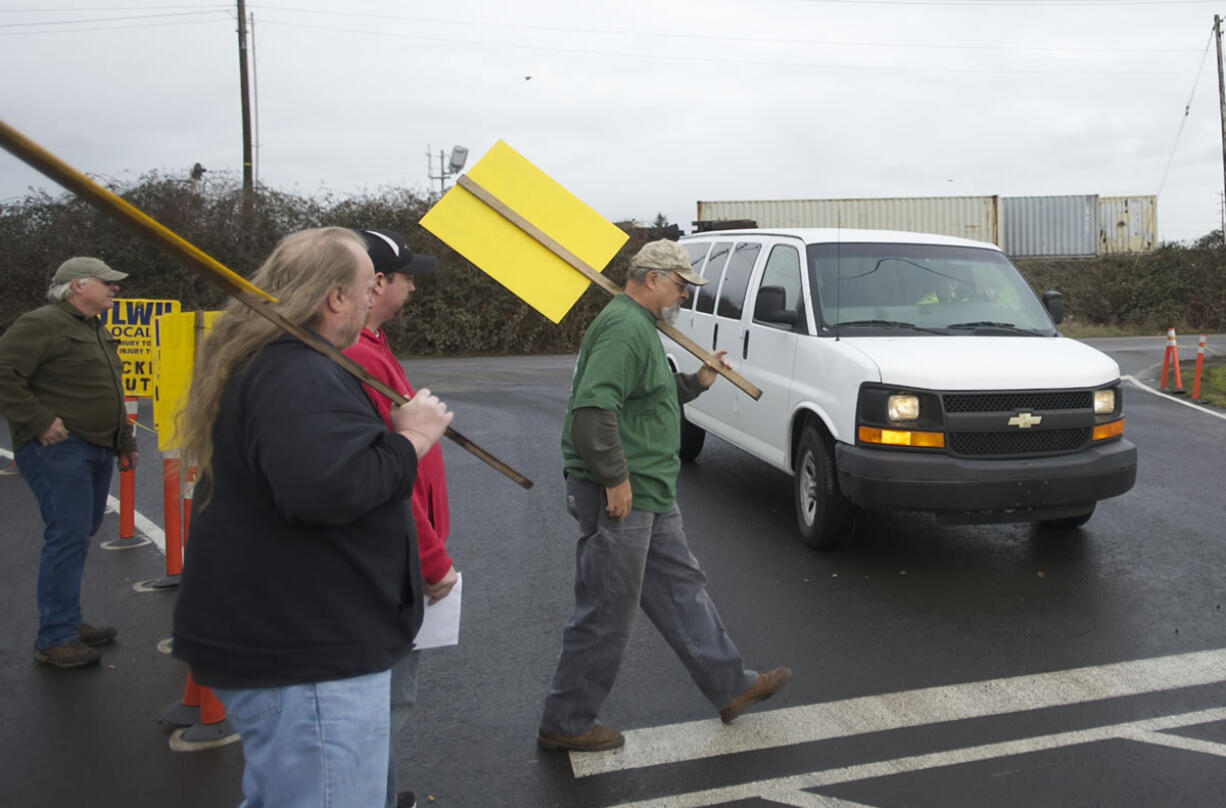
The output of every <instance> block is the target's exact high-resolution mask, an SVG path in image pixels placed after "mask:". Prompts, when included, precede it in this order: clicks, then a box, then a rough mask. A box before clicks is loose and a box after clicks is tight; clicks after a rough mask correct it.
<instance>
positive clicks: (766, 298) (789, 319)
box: [753, 286, 800, 327]
mask: <svg viewBox="0 0 1226 808" xmlns="http://www.w3.org/2000/svg"><path fill="white" fill-rule="evenodd" d="M786 301H787V293H786V292H784V291H783V287H782V286H763V287H762V288H761V289H759V290H758V297H757V300H756V301H755V302H754V307H753V318H754V319H755V320H761V321H762V322H764V323H775V324H777V325H786V326H792V327H794V326H795V325H796V323H797V322H798V321H799V320H800V315H799V314H797V313H796V312H794V311H789V310H787V309H784V308H783V305H784V303H785V302H786Z"/></svg>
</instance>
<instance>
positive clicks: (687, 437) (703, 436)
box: [681, 415, 707, 463]
mask: <svg viewBox="0 0 1226 808" xmlns="http://www.w3.org/2000/svg"><path fill="white" fill-rule="evenodd" d="M706 441H707V430H705V429H703V428H702V427H700V426H694V425H693V424H691V423H690V422H689V421H687V420H685V416H684V415H682V416H681V460H682V461H683V462H685V463H688V462H690V461H691V460H694V459H696V458H697V457H698V455H699V453H700V452H702V445H703V444H704V443H706Z"/></svg>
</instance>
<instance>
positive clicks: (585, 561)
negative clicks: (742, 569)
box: [541, 478, 757, 735]
mask: <svg viewBox="0 0 1226 808" xmlns="http://www.w3.org/2000/svg"><path fill="white" fill-rule="evenodd" d="M566 506H567V509H568V510H569V511H570V514H571V516H573V517H575V519H576V520H578V522H579V532H580V538H579V545H578V547H577V549H576V551H575V611H574V614H573V615H572V616H571V618H570V622H568V623H567V624H566V628H565V629H564V630H563V632H562V655H561V657H560V658H559V660H558V667H557V671H556V672H555V673H554V676H553V685H552V687H551V689H550V692H549V695H548V697H546V699H545V710H544V714H543V715H542V717H541V729H543V730H545V731H546V732H555V733H559V734H562V735H582V734H583V733H585V732H587V731H588V730H590V729H591V728H592V726H593V725H594V724H595V723H596V716H597V714H598V713H599V712H600V708H601V706H602V705H603V704H604V701H605V699H606V698H607V697H608V695H609V691H610V690H612V688H613V680H614V678H615V677H616V676H617V671H618V669H619V668H620V667H621V660H622V653H623V652H624V651H625V648H626V642H627V641H628V640H629V639H630V629H631V627H632V626H633V625H634V619H635V617H636V615H637V613H638V610H639V607H642V609H643V612H644V613H646V615H647V618H648V619H649V620H651V622H652V624H653V625H655V627H656V629H657V630H658V631H659V632H660V634H661V635H663V637H664V639H665V641H666V642H668V644H669V646H670V647H671V648H672V649H673V652H674V653H675V654H676V655H677V657H678V658H679V659H680V660H681V662H682V664H684V665H685V668H686V670H688V671H689V674H690V677H691V678H692V679H693V680H694V683H695V684H697V685H698V689H699V690H701V691H702V694H703V695H704V696H706V698H707V701H709V702H711V704H712V705H713V706H714V707H716V708H717V709H718V708H723V707H725V706H727V705H728V703H729V702H731V701H732V700H733V699H735V698H736V697H737V696H739V695H740V694H741V693H743V692H744V691H745V690H746V689H748V688H749V687H750V685H752V684H753V682H754V680H755V679H756V678H757V674H756V673H755V672H754V671H751V670H747V669H746V668H745V661H744V660H743V659H742V658H741V655H740V652H738V651H737V650H736V647H735V646H734V645H733V644H732V640H731V639H730V638H729V637H728V633H727V632H726V631H725V630H724V624H723V621H721V620H720V617H719V613H718V612H717V611H716V610H715V604H714V603H712V602H711V598H710V597H709V596H708V595H707V577H706V575H704V574H703V572H702V570H701V569H699V568H698V560H697V559H696V558H694V555H693V553H691V552H690V548H689V545H687V544H686V541H685V533H684V532H683V531H682V529H681V511H679V510H678V509H677V506H676V505H674V506H673V508H672V510H670V511H669V512H668V513H650V512H648V511H640V510H631V511H630V515H629V516H627V517H626V518H625V519H624V520H622V521H621V522H618V521H617V520H615V519H613V518H612V517H610V516H609V515H608V514H607V513H606V512H605V491H604V488H603V487H602V486H600V485H597V484H596V483H592V482H588V481H586V480H578V479H574V478H569V479H567V481H566Z"/></svg>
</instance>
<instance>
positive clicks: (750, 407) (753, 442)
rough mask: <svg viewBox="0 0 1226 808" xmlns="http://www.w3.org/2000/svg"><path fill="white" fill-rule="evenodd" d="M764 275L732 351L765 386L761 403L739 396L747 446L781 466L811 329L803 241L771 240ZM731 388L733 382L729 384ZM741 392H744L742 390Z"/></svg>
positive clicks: (739, 364) (750, 375)
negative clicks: (795, 382) (800, 353)
mask: <svg viewBox="0 0 1226 808" xmlns="http://www.w3.org/2000/svg"><path fill="white" fill-rule="evenodd" d="M767 247H768V252H767V254H766V261H765V264H764V265H763V268H762V272H761V274H760V275H759V276H758V277H756V278H755V283H754V284H752V286H751V287H750V288H751V291H752V293H753V294H752V295H751V296H750V299H749V300H747V301H746V304H745V316H744V328H743V331H742V334H741V343H740V345H738V346H737V347H736V348H735V349H734V350H730V351H729V352H728V358H729V359H730V360H732V362H733V364H734V365H735V367H736V368H737V369H738V370H739V371H740V373H741V375H742V376H744V377H745V378H746V379H748V380H749V381H751V382H753V384H754V385H756V386H757V387H758V388H759V389H761V390H762V397H761V398H760V399H758V400H757V401H754V400H752V399H750V398H749V397H748V396H744V395H741V396H740V397H739V398H737V399H735V407H736V409H737V421H736V423H737V429H738V430H739V431H740V432H741V433H742V435H741V440H742V441H744V444H745V448H746V449H748V450H749V451H751V452H752V453H753V454H755V455H757V456H759V457H761V458H763V459H765V460H767V461H768V462H772V463H774V464H775V465H777V466H780V467H782V466H783V464H784V463H785V462H786V460H787V457H786V455H787V452H786V443H787V430H788V418H789V416H790V413H791V407H792V401H791V399H792V388H793V386H792V378H793V376H794V374H795V369H796V355H797V350H798V343H799V341H800V340H802V339H806V338H807V335H808V331H809V323H808V319H809V318H808V314H807V310H806V305H805V296H804V288H803V280H802V274H803V270H802V264H801V260H802V259H801V251H800V248H799V245H798V244H791V243H787V242H781V243H776V244H768V245H767ZM728 386H731V385H728ZM737 392H738V393H739V391H737Z"/></svg>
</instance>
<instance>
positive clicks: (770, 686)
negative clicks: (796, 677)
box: [719, 668, 792, 724]
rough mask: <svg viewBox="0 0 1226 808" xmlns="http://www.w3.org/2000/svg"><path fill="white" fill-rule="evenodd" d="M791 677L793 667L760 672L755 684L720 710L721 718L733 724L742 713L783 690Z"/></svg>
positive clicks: (726, 722)
mask: <svg viewBox="0 0 1226 808" xmlns="http://www.w3.org/2000/svg"><path fill="white" fill-rule="evenodd" d="M791 678H792V670H791V668H775V669H774V670H773V671H767V672H766V673H759V674H758V678H757V679H754V682H753V684H752V685H750V686H749V689H748V690H746V691H745V692H744V693H742V694H741V695H739V696H737V697H736V698H735V699H733V700H732V702H731V703H730V704H729V705H728V706H727V707H725V708H724V709H722V710H720V711H719V718H720V720H721V721H723V722H724V723H725V724H731V723H732V722H733V721H735V720H736V719H737V717H738V716H740V714H741V713H743V712H745V711H746V710H748V709H749V708H750V707H752V706H753V705H755V704H757V703H758V702H760V701H766V700H767V699H769V698H770V697H771V696H773V695H775V694H776V693H778V692H779V691H780V690H782V689H783V686H784V685H786V684H787V683H788V681H789V680H790V679H791Z"/></svg>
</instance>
